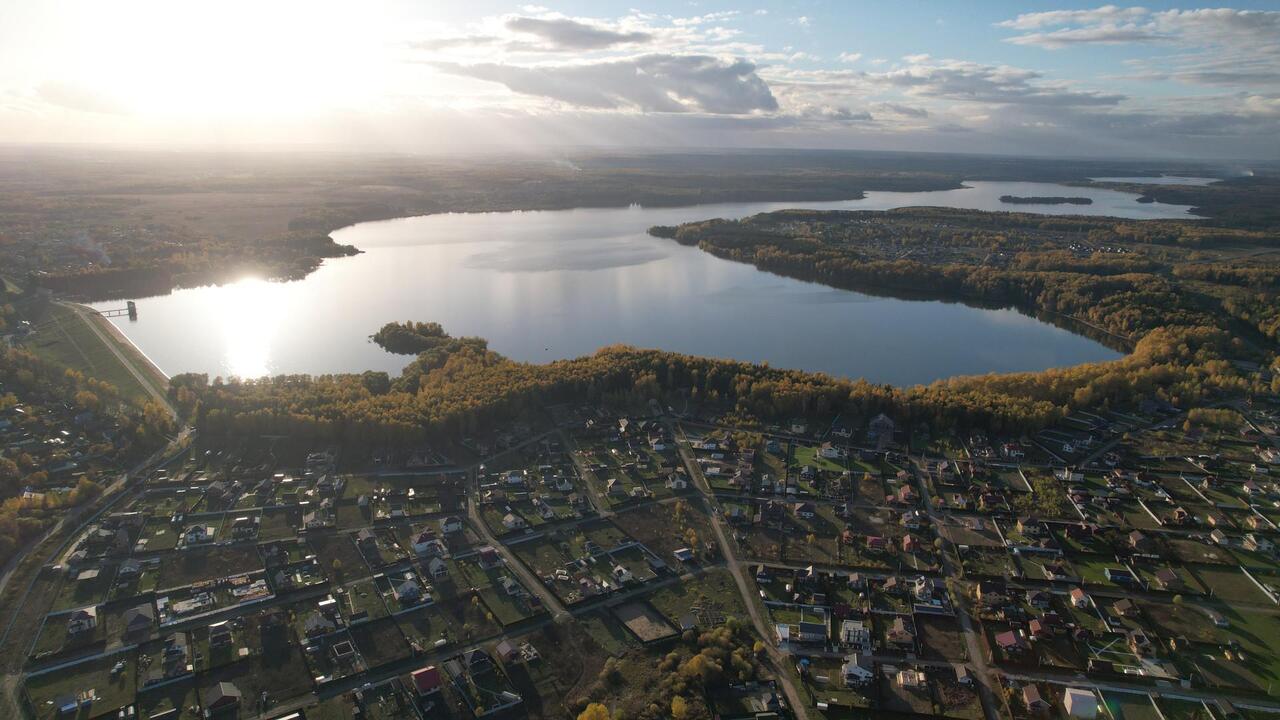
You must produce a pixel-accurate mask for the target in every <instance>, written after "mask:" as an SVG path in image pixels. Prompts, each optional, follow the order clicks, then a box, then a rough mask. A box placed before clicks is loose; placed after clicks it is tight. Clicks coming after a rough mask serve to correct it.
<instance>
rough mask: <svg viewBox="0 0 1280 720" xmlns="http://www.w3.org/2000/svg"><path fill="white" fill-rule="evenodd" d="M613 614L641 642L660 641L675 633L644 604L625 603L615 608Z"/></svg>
mask: <svg viewBox="0 0 1280 720" xmlns="http://www.w3.org/2000/svg"><path fill="white" fill-rule="evenodd" d="M614 614H615V615H617V616H618V620H619V621H620V622H621V623H622V624H623V625H626V626H627V629H628V630H630V631H631V632H632V633H634V634H635V636H636V637H637V638H639V639H640V641H641V642H653V641H655V640H661V639H663V638H666V637H671V636H672V635H675V633H676V631H675V628H673V627H671V625H670V624H669V623H667V622H666V621H665V620H664V619H663V617H662V615H661V614H659V613H658V612H656V611H655V610H654V609H653V608H652V607H651V606H649V605H647V604H645V603H638V602H632V603H627V604H626V605H622V606H621V607H618V608H616V609H615V610H614Z"/></svg>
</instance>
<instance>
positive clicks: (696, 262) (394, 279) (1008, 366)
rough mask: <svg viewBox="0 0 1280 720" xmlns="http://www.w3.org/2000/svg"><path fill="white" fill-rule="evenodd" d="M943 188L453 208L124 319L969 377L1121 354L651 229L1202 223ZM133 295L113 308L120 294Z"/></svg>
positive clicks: (356, 360)
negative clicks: (642, 203) (830, 215)
mask: <svg viewBox="0 0 1280 720" xmlns="http://www.w3.org/2000/svg"><path fill="white" fill-rule="evenodd" d="M966 185H967V187H966V188H964V189H957V190H944V191H938V192H919V193H901V192H872V193H868V194H867V197H866V198H864V199H861V200H851V201H843V202H811V203H805V202H787V203H725V204H716V205H702V206H694V207H680V208H641V207H638V206H633V207H629V208H607V209H576V210H558V211H536V212H503V213H474V214H441V215H428V216H421V217H411V218H402V219H398V220H387V221H381V222H369V223H361V224H358V225H354V226H351V227H347V228H343V229H341V230H338V231H336V232H335V233H333V237H334V239H335V240H337V241H338V242H340V243H348V244H352V245H355V246H357V247H359V248H361V249H362V250H364V251H365V252H364V253H363V254H361V255H358V256H355V257H350V258H341V259H333V260H327V261H325V263H324V265H323V266H321V267H320V269H318V270H317V271H316V272H314V273H312V274H311V275H310V276H308V277H307V278H306V279H304V280H299V281H295V282H288V283H272V282H264V281H262V280H257V279H245V280H242V281H240V282H236V283H232V284H229V285H224V286H221V287H203V288H195V289H190V290H180V291H177V292H174V293H172V294H169V295H165V296H159V297H152V298H143V299H140V300H138V312H139V319H138V320H137V321H136V322H129V321H128V320H127V319H123V318H120V319H114V320H113V322H115V323H116V324H117V325H118V326H119V327H120V328H121V330H123V331H124V332H125V333H126V334H127V335H128V336H129V337H130V339H132V340H133V341H134V343H135V344H137V346H138V347H139V348H140V349H141V350H142V351H143V352H144V353H146V354H147V355H148V356H149V357H150V358H151V359H152V360H153V361H154V362H155V363H156V364H157V365H159V367H160V368H161V369H162V370H164V371H165V372H166V373H169V374H171V375H172V374H176V373H180V372H203V373H208V374H209V375H210V376H217V375H221V376H230V375H239V376H242V377H256V376H261V375H268V374H271V375H274V374H290V373H309V374H321V373H338V372H358V371H363V370H370V369H373V370H386V371H388V372H391V373H392V374H396V373H398V372H399V371H400V369H401V368H403V367H404V365H405V364H406V363H407V362H408V360H409V358H407V357H404V356H396V355H391V354H389V353H386V352H384V351H383V350H382V349H381V348H379V347H378V346H377V345H374V344H373V343H372V342H370V341H369V340H368V336H369V335H371V334H373V333H374V332H375V331H377V329H378V328H379V327H381V326H382V324H383V323H386V322H388V321H391V320H432V321H436V322H440V323H442V324H443V325H444V327H445V329H446V330H448V331H449V332H451V333H452V334H454V335H478V336H481V337H485V338H488V340H489V342H490V346H491V347H492V348H493V349H494V350H496V351H498V352H500V353H503V354H504V355H507V356H508V357H511V358H514V359H516V360H523V361H530V362H539V363H541V362H548V361H551V360H555V359H559V358H570V357H577V356H580V355H585V354H588V353H591V352H593V351H595V350H596V349H597V348H599V347H601V346H604V345H609V344H614V343H626V344H630V345H635V346H639V347H650V348H661V349H665V350H673V351H677V352H683V353H692V354H696V355H708V356H712V357H722V358H734V359H739V360H747V361H752V362H768V363H770V364H771V365H773V366H775V367H786V368H797V369H803V370H812V371H821V372H826V373H830V374H832V375H839V376H845V377H865V378H867V379H868V380H870V381H872V382H877V383H893V384H898V385H910V384H915V383H923V382H929V381H932V380H936V379H938V378H943V377H949V376H953V375H968V374H978V373H986V372H1010V371H1022V370H1042V369H1045V368H1049V367H1057V366H1066V365H1075V364H1078V363H1083V362H1092V361H1099V360H1109V359H1113V358H1116V357H1118V353H1116V352H1114V351H1112V350H1110V349H1108V348H1106V347H1103V346H1102V345H1100V344H1098V343H1096V342H1094V341H1093V340H1089V339H1087V338H1084V337H1081V336H1078V335H1075V334H1073V333H1071V332H1068V331H1066V330H1063V329H1060V328H1057V327H1054V326H1051V325H1048V324H1046V323H1043V322H1040V321H1038V320H1036V319H1034V318H1031V317H1028V316H1026V315H1023V314H1021V313H1019V312H1016V311H1014V310H990V309H979V308H972V307H968V306H965V305H962V304H959V303H944V302H924V301H911V300H899V299H891V298H881V297H873V296H870V295H865V294H862V293H856V292H848V291H844V290H834V289H831V288H828V287H824V286H821V285H816V284H813V283H807V282H802V281H798V280H792V279H788V278H783V277H779V276H776V275H772V274H769V273H765V272H761V271H759V270H756V269H755V268H754V267H751V266H749V265H744V264H741V263H734V262H730V261H727V260H721V259H718V258H715V257H712V256H711V255H708V254H707V253H704V252H702V251H700V250H698V249H696V248H691V247H684V246H681V245H679V244H677V243H675V242H673V241H670V240H663V239H659V238H653V237H650V236H649V235H647V234H646V232H645V231H646V230H647V229H648V228H649V227H650V226H653V225H675V224H678V223H682V222H689V221H694V220H701V219H707V218H717V217H721V218H736V217H745V216H748V215H753V214H756V213H762V212H770V211H774V210H780V209H785V208H797V207H800V208H810V209H833V210H836V209H847V210H861V209H866V210H881V209H889V208H895V207H904V206H929V205H931V206H946V207H959V208H973V209H980V210H1005V211H1007V210H1009V209H1010V207H1009V206H1008V205H1004V204H1002V203H1001V202H1000V200H999V198H1000V196H1001V195H1019V196H1054V195H1073V196H1085V197H1090V198H1092V199H1093V201H1094V202H1093V204H1092V205H1069V206H1067V205H1019V206H1017V208H1016V210H1017V211H1018V212H1031V213H1042V214H1055V215H1057V214H1073V215H1114V216H1121V217H1128V218H1188V217H1193V216H1191V215H1189V214H1188V210H1189V208H1187V207H1184V206H1175V205H1162V204H1159V203H1151V204H1141V203H1138V202H1136V196H1135V195H1132V194H1127V193H1120V192H1115V191H1111V190H1103V189H1098V188H1076V187H1066V186H1062V185H1056V184H1049V183H1008V182H970V183H966ZM118 305H120V303H119V302H108V303H101V304H100V307H102V308H107V307H116V306H118Z"/></svg>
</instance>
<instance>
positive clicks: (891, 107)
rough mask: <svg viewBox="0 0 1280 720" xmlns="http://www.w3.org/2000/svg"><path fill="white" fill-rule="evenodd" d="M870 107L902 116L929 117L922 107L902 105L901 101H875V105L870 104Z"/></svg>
mask: <svg viewBox="0 0 1280 720" xmlns="http://www.w3.org/2000/svg"><path fill="white" fill-rule="evenodd" d="M871 109H872V110H875V111H876V112H880V113H890V114H892V115H901V116H903V117H910V118H927V117H929V111H928V110H925V109H924V108H922V107H915V106H913V105H904V104H902V103H896V102H880V103H876V104H875V105H872V106H871Z"/></svg>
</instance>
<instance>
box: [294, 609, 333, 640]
mask: <svg viewBox="0 0 1280 720" xmlns="http://www.w3.org/2000/svg"><path fill="white" fill-rule="evenodd" d="M337 629H338V624H337V623H336V622H334V620H333V618H331V617H329V615H327V614H325V613H322V612H313V613H311V614H310V615H308V616H307V619H306V620H304V621H302V634H303V635H305V636H306V637H309V638H310V637H317V636H319V635H328V634H329V633H331V632H334V631H335V630H337Z"/></svg>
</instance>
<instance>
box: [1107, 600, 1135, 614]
mask: <svg viewBox="0 0 1280 720" xmlns="http://www.w3.org/2000/svg"><path fill="white" fill-rule="evenodd" d="M1111 610H1112V611H1113V612H1115V614H1117V615H1119V616H1120V617H1127V618H1133V617H1137V616H1138V614H1139V611H1138V606H1137V605H1136V604H1134V602H1133V601H1132V600H1130V599H1129V598H1121V599H1119V600H1117V601H1115V603H1114V604H1113V605H1112V606H1111Z"/></svg>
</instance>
